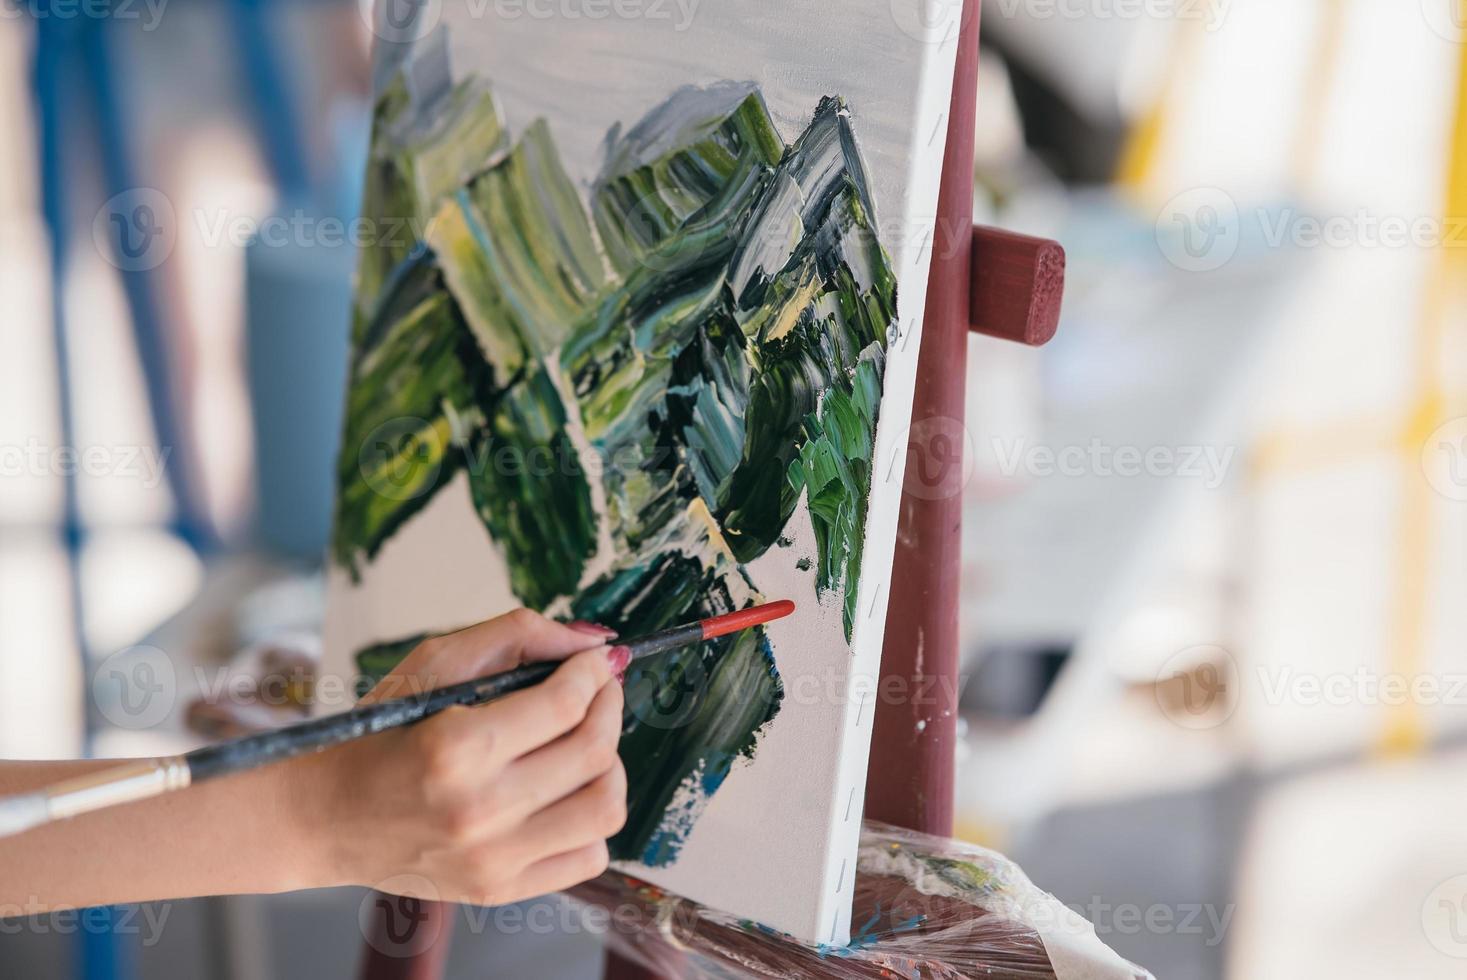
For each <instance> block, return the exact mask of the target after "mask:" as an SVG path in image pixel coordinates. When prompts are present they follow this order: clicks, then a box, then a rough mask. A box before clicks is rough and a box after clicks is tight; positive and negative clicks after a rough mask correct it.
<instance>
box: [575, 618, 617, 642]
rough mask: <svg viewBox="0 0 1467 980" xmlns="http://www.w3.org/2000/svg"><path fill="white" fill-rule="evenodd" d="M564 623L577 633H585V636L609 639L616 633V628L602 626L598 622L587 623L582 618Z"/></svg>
mask: <svg viewBox="0 0 1467 980" xmlns="http://www.w3.org/2000/svg"><path fill="white" fill-rule="evenodd" d="M565 625H567V626H569V627H570V628H571V629H573V630H575V631H576V632H577V633H585V634H586V635H587V636H594V637H597V638H598V639H610V638H611V637H613V636H615V635H616V630H614V629H612V628H611V627H609V626H602V625H601V624H600V623H588V622H586V621H585V620H584V619H576V620H572V621H571V622H569V623H566V624H565Z"/></svg>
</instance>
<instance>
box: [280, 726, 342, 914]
mask: <svg viewBox="0 0 1467 980" xmlns="http://www.w3.org/2000/svg"><path fill="white" fill-rule="evenodd" d="M335 755H337V753H335V752H320V753H313V754H310V755H303V756H298V757H296V758H294V759H288V760H286V761H284V762H281V763H279V764H277V765H275V766H271V767H269V770H266V771H273V775H274V777H275V779H274V792H275V798H274V801H273V802H274V804H275V806H274V807H273V810H274V812H275V813H276V814H277V815H278V818H279V826H278V827H276V828H275V829H274V832H275V833H276V834H278V840H279V842H280V847H279V850H278V852H277V853H278V855H279V857H280V860H279V862H278V864H279V872H280V873H279V876H278V877H279V882H278V887H277V889H276V890H277V891H299V890H301V889H305V888H332V887H336V886H338V885H346V884H351V883H352V882H351V881H350V876H349V875H348V874H347V873H346V869H345V861H344V860H343V859H342V855H341V847H340V843H339V841H338V840H337V839H336V838H335V837H334V835H333V833H332V828H333V827H338V828H339V826H340V823H339V821H338V820H337V819H336V813H335V810H336V809H337V808H338V807H339V806H340V799H341V797H340V794H339V793H338V792H337V782H338V781H337V779H336V778H335V773H334V771H333V764H334V763H335V762H336V761H337V760H336V759H334V758H333V756H335Z"/></svg>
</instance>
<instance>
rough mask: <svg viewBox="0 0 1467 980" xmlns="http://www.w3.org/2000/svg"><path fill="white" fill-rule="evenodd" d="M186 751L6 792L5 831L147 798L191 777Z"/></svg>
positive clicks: (0, 810) (1, 813) (0, 833)
mask: <svg viewBox="0 0 1467 980" xmlns="http://www.w3.org/2000/svg"><path fill="white" fill-rule="evenodd" d="M190 778H191V777H190V775H189V769H188V763H187V762H186V761H184V758H183V757H182V756H169V757H168V758H166V759H139V760H138V761H136V762H126V763H123V764H122V765H119V766H114V767H112V768H110V769H99V770H98V771H96V772H91V773H87V774H86V775H84V776H76V777H74V778H72V779H67V780H64V781H62V782H59V783H56V784H55V785H54V786H48V787H47V788H45V789H42V790H36V791H35V792H32V793H21V794H19V795H16V796H7V797H3V798H0V837H10V836H13V835H15V834H20V833H24V832H25V831H27V830H30V829H32V828H34V827H39V826H40V825H41V824H45V823H50V822H51V821H52V820H65V819H66V818H67V817H75V816H77V815H79V814H82V813H90V812H91V811H93V810H101V809H103V808H104V807H109V806H118V805H119V804H122V803H132V802H134V801H136V800H146V799H147V798H148V797H150V796H158V795H160V794H162V793H167V792H170V791H172V790H175V789H183V788H184V787H186V786H188V784H189V782H190Z"/></svg>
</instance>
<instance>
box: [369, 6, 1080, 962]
mask: <svg viewBox="0 0 1467 980" xmlns="http://www.w3.org/2000/svg"><path fill="white" fill-rule="evenodd" d="M981 4H982V0H964V3H963V14H962V20H961V22H960V26H959V30H960V31H961V35H960V37H959V40H958V55H957V69H956V73H955V75H954V78H953V95H952V107H951V111H950V115H949V117H948V130H947V149H946V152H945V154H944V156H943V165H942V185H941V191H940V194H939V197H938V206H937V213H938V217H937V228H936V234H935V237H934V247H933V257H932V274H931V278H930V280H929V282H928V286H927V313H926V320H925V322H924V325H923V331H922V349H921V352H920V353H919V355H918V361H917V394H916V399H915V401H914V403H913V406H912V423H913V426H912V433H913V435H912V439H911V441H910V442H909V444H908V450H907V451H908V466H907V476H906V486H905V491H904V493H903V495H902V511H901V523H900V531H899V533H898V534H897V547H896V561H895V565H894V567H893V569H892V577H891V599H890V603H889V606H888V611H887V618H886V642H885V646H884V649H883V652H882V661H881V669H882V679H883V681H885V680H886V679H887V678H901V679H902V681H901V683H902V684H904V685H905V686H904V687H901V688H899V689H900V690H906V691H911V692H917V691H930V692H931V694H930V696H928V697H914V698H906V699H902V700H900V701H898V700H896V699H892V700H891V701H889V702H888V701H886V700H882V701H879V702H878V705H877V708H876V715H875V721H874V726H875V727H874V728H873V730H872V744H871V765H870V770H869V772H870V775H869V777H868V779H867V782H866V811H865V813H866V816H867V817H871V818H873V819H876V820H883V821H886V822H887V823H892V824H896V825H898V826H901V827H908V828H911V829H913V830H919V831H922V832H924V833H929V834H937V835H940V836H944V837H946V836H950V835H951V834H952V830H953V777H954V754H953V753H954V748H955V744H956V739H957V718H958V711H957V708H958V706H957V690H958V687H957V679H958V653H959V650H958V596H959V583H960V574H961V558H962V534H961V531H962V493H961V489H962V466H963V460H962V443H961V442H958V444H957V445H956V447H954V445H953V436H954V433H961V432H962V431H963V428H962V425H963V408H964V405H963V403H964V394H965V391H966V385H967V351H968V332H969V331H970V330H971V331H974V332H976V333H981V334H986V335H988V336H991V337H998V338H1001V339H1004V340H1012V341H1015V342H1017V343H1022V344H1028V345H1031V346H1038V345H1040V344H1043V343H1045V342H1047V341H1048V340H1049V339H1050V338H1051V337H1053V336H1054V332H1055V329H1056V327H1057V326H1058V325H1059V314H1060V301H1061V298H1062V296H1063V293H1064V275H1065V253H1064V249H1063V248H1062V247H1061V246H1060V245H1059V243H1058V242H1053V241H1049V240H1047V239H1040V238H1031V237H1029V236H1026V235H1016V234H1014V233H1012V232H1006V231H1002V230H999V229H997V228H977V227H974V226H973V130H974V119H975V111H976V106H977V83H978V14H979V9H980V7H981ZM930 420H937V421H935V422H933V421H930ZM923 422H928V424H926V425H923V424H921V423H923ZM955 450H956V451H955ZM919 459H922V460H926V461H927V462H928V464H929V465H928V466H927V467H923V468H919V467H917V466H915V465H912V464H913V463H914V462H915V461H916V460H919ZM934 463H935V464H937V467H938V469H937V470H936V476H935V477H934V475H933V473H934V470H933V469H932V466H931V464H934ZM924 474H925V475H924ZM949 487H951V488H953V489H952V492H946V491H947V488H949ZM384 901H387V902H389V903H391V902H400V901H401V900H396V899H384ZM453 914H454V908H453V906H451V905H442V904H435V903H417V906H416V907H415V908H414V909H413V910H412V915H411V923H410V924H407V925H406V927H405V928H403V931H402V933H400V934H398V935H396V936H391V935H388V930H387V928H386V924H385V923H384V921H383V919H384V917H383V915H380V914H379V915H377V916H374V929H375V933H374V935H373V936H372V937H371V939H370V942H369V943H368V946H367V951H366V956H365V959H364V962H363V966H362V977H363V978H364V980H437V978H438V977H440V976H442V974H443V965H444V963H445V961H446V960H447V957H448V947H449V945H450V944H449V941H448V940H449V937H450V936H451V935H452V930H453ZM399 919H401V916H399ZM399 925H403V923H401V922H400V923H399ZM606 978H607V980H660V978H657V977H656V975H655V974H649V973H648V972H647V971H645V970H644V969H642V968H641V967H640V966H639V965H637V964H634V963H631V962H628V961H626V960H623V959H621V958H619V957H617V956H614V955H611V956H608V957H607V963H606Z"/></svg>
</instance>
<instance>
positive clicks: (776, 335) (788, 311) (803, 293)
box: [764, 276, 820, 343]
mask: <svg viewBox="0 0 1467 980" xmlns="http://www.w3.org/2000/svg"><path fill="white" fill-rule="evenodd" d="M819 291H820V279H819V277H818V276H811V277H810V279H809V280H808V281H806V282H805V284H804V285H802V286H801V287H800V288H799V289H797V290H796V291H795V294H794V295H793V296H791V297H790V299H789V302H788V303H786V304H785V305H784V308H783V309H781V310H780V311H779V319H777V320H775V321H774V325H773V326H771V327H770V328H769V330H768V331H767V332H766V333H765V334H764V341H765V343H768V342H769V341H772V340H779V339H780V338H781V337H783V336H785V335H786V334H788V333H789V332H790V331H791V330H793V329H795V324H797V323H799V322H800V314H801V313H803V312H805V307H807V306H809V305H810V303H811V302H812V301H813V300H814V299H815V294H816V293H817V292H819Z"/></svg>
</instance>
